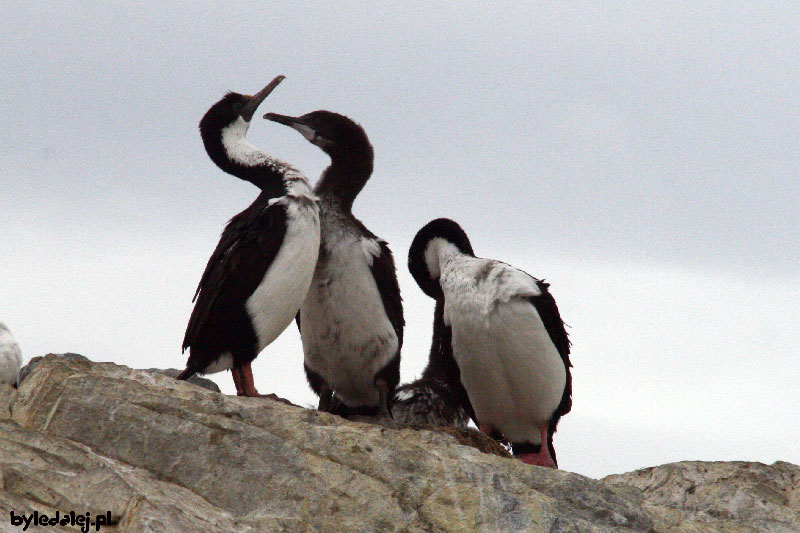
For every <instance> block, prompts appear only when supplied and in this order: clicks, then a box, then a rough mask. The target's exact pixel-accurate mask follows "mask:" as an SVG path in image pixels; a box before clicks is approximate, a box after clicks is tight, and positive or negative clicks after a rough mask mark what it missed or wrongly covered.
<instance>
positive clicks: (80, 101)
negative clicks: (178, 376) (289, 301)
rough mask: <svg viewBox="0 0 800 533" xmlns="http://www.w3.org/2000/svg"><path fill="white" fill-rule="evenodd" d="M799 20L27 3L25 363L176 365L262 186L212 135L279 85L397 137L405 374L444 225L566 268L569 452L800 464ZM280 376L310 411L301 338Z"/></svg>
mask: <svg viewBox="0 0 800 533" xmlns="http://www.w3.org/2000/svg"><path fill="white" fill-rule="evenodd" d="M519 5H520V6H521V5H522V4H521V3H520V4H519ZM798 21H800V8H797V7H786V6H784V5H781V4H767V5H765V4H759V5H745V4H739V3H732V2H731V3H725V4H724V5H721V6H706V5H700V4H699V3H693V2H687V3H683V4H670V5H668V6H667V5H664V4H662V3H643V2H635V3H634V2H632V3H617V2H615V3H591V4H572V5H570V6H562V5H560V4H559V5H555V4H554V5H546V6H541V7H525V8H522V7H515V6H505V7H498V6H492V8H487V7H486V6H485V5H482V3H477V2H476V3H464V2H461V3H458V5H453V6H444V5H437V4H433V3H403V4H400V3H392V4H389V5H381V6H380V7H378V6H367V5H364V4H363V3H360V2H352V3H345V2H337V3H326V4H321V3H318V4H314V3H303V2H284V3H277V2H270V3H269V4H265V3H263V2H254V3H250V4H245V3H239V4H236V6H233V7H230V6H225V7H222V6H221V4H219V5H218V4H211V3H205V4H204V3H202V2H191V3H184V4H178V3H169V4H168V5H153V6H148V7H136V6H128V5H125V6H122V5H120V4H117V5H114V4H112V3H107V2H94V3H92V2H83V3H80V4H74V3H56V5H55V6H54V5H50V4H46V5H45V4H43V5H41V6H39V7H36V6H34V5H33V3H30V2H3V3H2V4H0V27H1V28H0V29H2V31H0V46H2V50H3V53H2V56H1V57H0V94H2V95H3V103H2V105H0V124H2V125H3V127H2V128H0V167H1V168H2V177H0V200H1V201H2V203H1V204H0V205H1V206H2V207H0V228H2V235H3V241H4V242H3V244H2V248H0V249H2V250H3V251H2V253H0V320H2V321H5V322H6V323H7V324H8V326H9V328H10V329H11V330H12V332H13V333H14V334H15V336H16V337H17V340H18V341H19V342H20V345H21V346H22V349H23V355H24V357H25V358H26V359H27V358H29V357H32V356H35V355H40V354H42V353H46V352H48V351H56V352H58V351H61V352H63V351H82V352H83V353H86V355H87V356H89V357H91V358H92V359H96V360H114V361H117V362H120V363H124V364H128V365H130V366H140V367H146V366H175V367H177V366H181V365H182V364H183V362H184V361H185V359H184V357H183V356H182V355H181V354H180V341H181V338H182V334H183V329H184V328H185V325H186V320H187V319H188V316H189V313H190V311H191V302H190V300H191V295H192V294H193V291H194V288H195V286H196V283H197V281H198V280H199V278H200V274H201V273H202V270H203V268H204V266H205V261H206V260H207V258H208V256H209V255H210V253H211V251H212V250H213V248H214V245H215V244H216V242H217V239H218V237H219V233H220V232H221V230H222V227H223V225H224V223H225V221H226V220H227V219H228V218H230V217H231V216H232V215H234V214H235V213H237V212H239V211H240V210H242V209H243V208H244V207H246V206H247V205H248V204H249V202H250V201H252V199H253V198H254V197H255V194H256V191H255V190H254V189H253V188H252V186H250V185H249V184H246V183H243V182H239V181H238V180H236V179H235V178H232V177H229V176H226V175H224V174H223V173H222V172H221V171H219V170H218V169H216V168H215V167H214V166H213V164H212V163H211V162H210V161H209V160H208V158H207V156H206V155H205V152H204V151H203V148H202V143H201V142H200V138H199V135H198V133H197V123H198V121H199V119H200V117H201V116H202V115H203V113H204V112H205V110H206V109H207V108H208V107H209V106H210V105H211V104H212V103H213V102H215V101H216V100H217V99H219V98H220V97H221V96H222V94H223V93H224V92H225V91H227V90H235V91H238V92H250V93H252V92H254V91H256V90H258V89H260V88H261V87H263V85H264V84H265V83H267V82H268V81H269V80H270V79H272V77H274V76H275V75H277V74H284V75H286V76H287V79H286V81H284V82H283V84H281V86H280V87H279V88H278V89H277V90H276V91H275V93H273V95H271V96H270V98H269V99H268V100H267V101H266V102H265V104H263V106H262V112H266V111H275V112H279V113H286V114H302V113H305V112H308V111H312V110H315V109H330V110H333V111H338V112H341V113H344V114H347V115H349V116H351V117H352V118H353V119H355V120H356V121H358V122H360V123H361V124H362V125H363V126H364V127H365V129H366V131H367V133H368V134H369V135H370V138H371V140H372V142H373V144H374V146H375V151H376V169H375V173H374V175H373V179H372V180H371V181H370V183H369V184H368V185H367V187H366V189H365V190H364V193H363V194H362V195H361V196H360V197H359V199H358V200H357V202H356V205H355V211H356V214H357V215H358V216H359V217H360V218H361V219H362V220H363V221H364V222H365V224H366V225H367V226H368V227H370V228H371V229H372V230H373V231H374V232H375V233H377V234H378V235H381V236H383V237H385V238H386V239H387V240H388V241H389V243H390V245H391V246H392V248H393V250H394V251H395V254H396V256H397V260H398V265H399V270H400V275H401V279H400V281H401V289H402V291H403V296H404V299H405V301H406V314H407V315H408V317H409V329H408V331H407V334H406V339H407V340H406V347H405V349H404V362H403V377H404V379H406V380H407V379H410V378H412V377H413V376H415V375H416V374H418V372H419V371H420V370H421V368H422V366H423V365H424V356H425V353H424V352H425V351H426V349H427V345H428V343H429V334H430V332H429V322H430V317H431V306H430V303H429V301H428V300H427V299H426V298H425V297H424V296H422V294H421V293H420V291H419V290H418V289H417V287H416V285H415V284H414V283H413V281H412V280H411V278H410V276H409V275H408V274H407V271H406V269H405V266H404V265H405V258H406V252H407V249H408V245H409V243H410V241H411V239H412V237H413V235H414V233H415V232H416V230H417V229H419V228H420V227H421V226H422V225H423V224H424V223H425V222H427V221H428V220H430V219H432V218H435V217H438V216H450V217H452V218H454V219H456V220H458V221H459V222H460V223H461V224H462V225H463V226H464V227H465V229H466V230H467V232H468V233H469V234H470V236H471V238H472V240H473V244H474V246H475V249H476V251H477V253H478V254H479V255H486V256H490V257H496V258H498V259H504V260H507V261H509V262H511V263H512V264H514V265H515V266H518V267H520V268H523V269H525V270H527V271H529V272H530V273H531V274H533V275H536V276H539V277H545V278H547V279H548V280H549V281H550V282H552V283H553V292H554V294H555V295H556V298H557V299H558V301H559V305H560V307H561V309H562V314H563V315H564V316H565V319H566V320H567V322H569V323H570V325H571V326H572V329H571V334H572V336H573V340H574V342H575V346H574V352H575V354H574V357H573V361H574V364H575V375H576V386H575V409H574V410H573V413H571V414H570V415H568V416H567V417H565V418H564V420H563V422H562V426H561V430H560V431H559V433H558V436H557V441H556V444H557V446H558V450H559V458H560V461H561V462H562V465H563V466H564V467H565V468H567V469H571V470H575V471H578V472H582V473H587V474H590V475H599V474H604V473H610V472H615V471H617V472H618V471H622V470H624V469H630V468H635V467H638V466H645V465H647V464H653V463H656V462H665V461H667V460H675V459H690V458H709V459H717V458H719V459H722V458H725V459H731V458H744V459H747V458H752V459H759V460H763V461H770V460H775V459H778V458H783V459H787V460H793V461H794V462H800V455H798V453H800V452H798V451H797V449H796V440H797V437H798V435H800V423H798V422H796V421H795V419H796V418H797V416H796V411H797V408H796V406H797V405H799V404H800V392H798V387H797V385H796V384H797V383H798V381H800V363H798V357H800V348H799V347H798V342H797V339H798V338H800V326H798V322H800V321H798V318H800V304H798V301H800V300H798V298H799V297H800V284H799V283H798V280H799V279H800V231H799V230H798V221H799V220H800V190H799V189H798V187H799V186H800V180H798V174H799V170H800V161H799V159H800V143H799V142H798V139H799V138H800V109H799V108H798V94H799V93H798V85H800V23H799V22H798ZM257 116H260V115H257ZM250 139H251V142H253V144H255V145H256V146H259V147H261V148H263V149H264V150H266V151H267V152H269V153H271V154H272V155H276V156H278V157H281V158H284V159H286V160H288V161H290V162H292V163H293V164H295V165H296V166H298V167H299V168H301V169H302V170H304V171H305V172H306V173H307V174H308V176H309V177H311V178H312V179H316V177H317V176H318V175H319V173H320V171H321V170H322V169H323V168H324V167H325V165H326V164H327V160H326V158H325V157H324V155H323V154H322V153H321V152H320V151H319V150H318V149H317V148H316V147H314V146H312V145H310V144H308V143H306V142H305V141H304V140H303V139H302V137H301V136H299V135H298V134H297V133H296V132H294V131H291V130H290V129H288V128H284V127H281V126H279V125H277V124H272V123H269V122H266V121H262V120H259V119H256V120H254V123H253V125H252V127H251V129H250ZM258 365H260V366H257V368H256V378H257V380H261V382H260V383H258V385H259V387H261V388H264V389H265V390H270V389H275V390H278V391H281V392H283V394H285V395H287V396H288V397H290V398H291V399H293V400H295V401H303V402H311V401H312V400H313V398H312V395H311V394H310V392H309V391H308V388H307V386H306V385H305V382H304V378H303V376H302V364H301V355H300V353H299V343H298V340H297V336H296V332H294V331H289V332H287V333H286V334H285V335H284V337H282V338H281V339H280V340H279V341H278V344H277V345H275V346H274V347H272V348H268V349H267V351H266V352H265V353H264V354H262V356H261V357H260V358H259V360H258ZM217 377H218V379H217V381H218V382H219V383H220V384H221V385H223V387H228V389H226V390H229V389H230V387H229V385H230V383H229V381H230V378H229V376H227V375H224V374H218V375H217ZM673 407H674V408H673ZM623 450H624V451H623Z"/></svg>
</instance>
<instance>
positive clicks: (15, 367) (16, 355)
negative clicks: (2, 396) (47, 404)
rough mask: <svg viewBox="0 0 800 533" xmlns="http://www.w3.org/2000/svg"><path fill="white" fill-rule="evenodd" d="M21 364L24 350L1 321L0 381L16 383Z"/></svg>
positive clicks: (10, 383) (8, 383) (9, 383)
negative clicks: (22, 350)
mask: <svg viewBox="0 0 800 533" xmlns="http://www.w3.org/2000/svg"><path fill="white" fill-rule="evenodd" d="M21 364H22V352H21V351H20V349H19V345H18V344H17V342H16V341H15V340H14V337H12V336H11V332H10V331H8V329H7V328H6V327H5V325H3V324H2V323H0V383H5V384H7V385H16V384H17V382H18V380H19V367H20V365H21Z"/></svg>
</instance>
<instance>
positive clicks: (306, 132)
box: [292, 124, 317, 142]
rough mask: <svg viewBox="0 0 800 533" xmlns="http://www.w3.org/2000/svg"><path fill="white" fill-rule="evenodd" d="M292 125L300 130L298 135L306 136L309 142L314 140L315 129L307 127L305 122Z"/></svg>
mask: <svg viewBox="0 0 800 533" xmlns="http://www.w3.org/2000/svg"><path fill="white" fill-rule="evenodd" d="M292 127H293V128H294V129H296V130H297V131H299V132H300V135H302V136H303V137H305V138H306V140H307V141H309V142H311V141H313V140H314V136H315V135H316V134H317V132H316V131H314V130H313V129H311V128H309V127H308V126H306V125H305V124H292Z"/></svg>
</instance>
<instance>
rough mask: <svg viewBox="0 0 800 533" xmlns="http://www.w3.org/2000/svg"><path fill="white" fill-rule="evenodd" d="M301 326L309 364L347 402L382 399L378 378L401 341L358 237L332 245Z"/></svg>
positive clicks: (369, 402)
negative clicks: (387, 313) (376, 385)
mask: <svg viewBox="0 0 800 533" xmlns="http://www.w3.org/2000/svg"><path fill="white" fill-rule="evenodd" d="M300 329H301V336H302V339H303V352H304V354H305V363H306V365H307V366H308V367H309V368H310V369H311V370H313V371H314V372H316V373H318V374H320V375H321V376H322V377H323V379H324V380H325V381H326V382H327V383H328V385H330V386H331V387H332V388H333V390H334V392H335V393H336V395H337V396H338V397H339V398H340V399H341V400H342V401H343V402H344V403H345V404H347V405H349V406H351V407H352V406H359V405H370V406H374V405H377V404H378V402H379V395H378V391H377V389H376V388H375V384H374V382H373V380H374V377H375V374H376V373H377V372H378V371H379V370H380V369H381V368H383V367H384V366H385V365H386V363H388V362H389V360H391V358H392V357H394V356H395V354H396V353H397V349H398V340H397V334H396V333H395V330H394V328H393V327H392V324H391V322H389V318H388V317H387V315H386V311H385V309H384V307H383V301H382V300H381V296H380V293H379V292H378V286H377V284H376V283H375V279H374V277H373V276H372V272H371V271H370V268H369V266H368V264H367V260H366V258H365V256H364V249H363V246H362V244H361V243H360V241H359V240H358V239H356V238H342V239H337V240H336V242H335V243H333V244H332V245H329V246H328V247H327V248H326V252H325V257H324V259H321V260H320V265H319V266H318V268H317V271H316V272H315V274H314V279H313V281H312V283H311V287H310V288H309V291H308V294H307V296H306V299H305V301H304V302H303V305H302V307H301V308H300Z"/></svg>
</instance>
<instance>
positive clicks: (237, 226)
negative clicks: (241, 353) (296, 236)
mask: <svg viewBox="0 0 800 533" xmlns="http://www.w3.org/2000/svg"><path fill="white" fill-rule="evenodd" d="M269 200H270V197H269V196H267V195H265V194H261V195H259V197H258V198H256V200H255V201H254V202H253V203H252V204H251V205H250V206H249V207H248V208H247V209H245V210H244V211H242V212H241V213H239V214H238V215H236V216H235V217H233V218H232V219H231V220H230V222H228V225H227V226H226V227H225V231H223V232H222V237H221V238H220V241H219V244H217V248H216V249H215V250H214V253H213V254H211V258H210V259H209V260H208V264H207V265H206V270H205V272H204V273H203V277H202V278H201V280H200V284H199V285H198V287H197V291H196V292H195V297H194V300H196V304H195V306H194V310H193V311H192V316H191V318H189V324H188V325H187V327H186V335H185V336H184V339H183V349H184V350H185V349H186V348H188V347H190V346H191V347H197V346H198V344H202V343H203V342H204V341H208V340H209V337H213V336H215V335H217V334H222V332H221V331H218V329H219V328H221V327H222V326H223V325H224V324H225V323H230V321H231V320H232V318H233V317H235V316H237V315H238V314H240V313H241V312H243V309H244V304H245V302H246V301H247V298H248V297H249V296H250V295H251V294H253V292H254V291H255V289H256V288H257V287H258V284H259V283H260V282H261V280H262V279H263V278H264V274H266V272H267V270H268V269H269V266H270V264H271V263H272V260H273V259H274V258H275V256H276V255H277V254H278V251H279V250H280V247H281V244H283V237H284V235H285V233H286V210H285V208H284V207H283V205H281V204H274V205H272V206H270V205H269ZM194 300H193V301H194Z"/></svg>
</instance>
